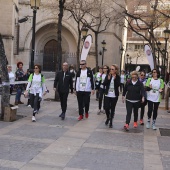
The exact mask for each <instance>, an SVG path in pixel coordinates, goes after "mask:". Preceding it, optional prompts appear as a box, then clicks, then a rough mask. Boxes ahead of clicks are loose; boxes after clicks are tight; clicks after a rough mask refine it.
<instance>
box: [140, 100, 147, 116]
mask: <svg viewBox="0 0 170 170" xmlns="http://www.w3.org/2000/svg"><path fill="white" fill-rule="evenodd" d="M146 105H147V100H146V99H145V101H144V103H141V108H140V109H141V110H140V119H143V117H144V114H145V106H146Z"/></svg>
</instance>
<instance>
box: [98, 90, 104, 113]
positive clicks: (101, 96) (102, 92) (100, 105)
mask: <svg viewBox="0 0 170 170" xmlns="http://www.w3.org/2000/svg"><path fill="white" fill-rule="evenodd" d="M103 96H104V89H102V88H100V89H99V110H101V108H102V101H103ZM104 100H105V98H104ZM103 109H104V110H105V106H104V102H103Z"/></svg>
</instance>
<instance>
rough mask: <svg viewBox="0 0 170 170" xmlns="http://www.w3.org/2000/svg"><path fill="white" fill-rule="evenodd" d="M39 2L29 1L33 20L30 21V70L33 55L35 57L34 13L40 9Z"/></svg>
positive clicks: (37, 0) (39, 0)
mask: <svg viewBox="0 0 170 170" xmlns="http://www.w3.org/2000/svg"><path fill="white" fill-rule="evenodd" d="M40 2H41V0H30V5H31V8H32V9H33V20H32V49H31V65H30V68H33V67H34V55H35V26H36V13H37V9H39V7H40Z"/></svg>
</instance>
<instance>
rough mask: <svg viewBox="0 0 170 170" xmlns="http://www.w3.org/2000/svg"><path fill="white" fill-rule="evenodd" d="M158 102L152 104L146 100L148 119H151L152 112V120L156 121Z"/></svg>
mask: <svg viewBox="0 0 170 170" xmlns="http://www.w3.org/2000/svg"><path fill="white" fill-rule="evenodd" d="M159 103H160V102H152V101H149V100H148V119H150V118H151V117H152V112H153V120H156V118H157V115H158V107H159Z"/></svg>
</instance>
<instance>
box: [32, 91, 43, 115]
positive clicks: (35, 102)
mask: <svg viewBox="0 0 170 170" xmlns="http://www.w3.org/2000/svg"><path fill="white" fill-rule="evenodd" d="M40 102H41V101H40V98H39V93H36V96H35V95H34V94H30V104H31V107H32V108H33V109H34V111H33V116H35V113H36V112H37V111H38V110H39V109H40Z"/></svg>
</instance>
